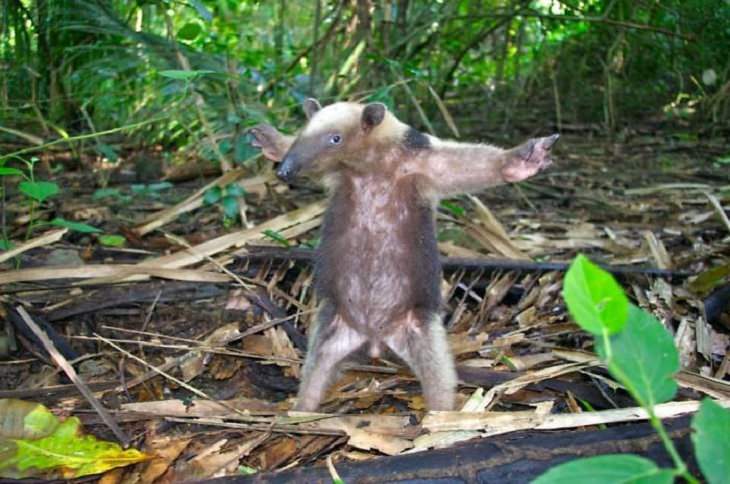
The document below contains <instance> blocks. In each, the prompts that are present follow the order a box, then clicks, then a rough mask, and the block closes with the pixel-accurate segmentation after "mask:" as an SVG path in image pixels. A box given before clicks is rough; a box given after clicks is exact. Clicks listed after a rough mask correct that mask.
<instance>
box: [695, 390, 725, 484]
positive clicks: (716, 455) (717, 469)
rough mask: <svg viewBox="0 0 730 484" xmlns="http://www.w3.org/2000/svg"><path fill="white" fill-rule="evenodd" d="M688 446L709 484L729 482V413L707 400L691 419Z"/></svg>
mask: <svg viewBox="0 0 730 484" xmlns="http://www.w3.org/2000/svg"><path fill="white" fill-rule="evenodd" d="M692 429H693V430H694V433H692V443H694V447H695V455H696V456H697V462H698V463H699V464H700V469H702V474H704V476H705V478H706V479H707V482H708V483H709V484H720V483H726V482H728V479H730V410H728V409H726V408H722V407H721V406H720V405H718V404H717V403H715V402H713V401H712V400H710V399H709V398H705V399H704V400H703V401H702V404H701V405H700V411H699V412H697V415H695V416H694V418H693V419H692Z"/></svg>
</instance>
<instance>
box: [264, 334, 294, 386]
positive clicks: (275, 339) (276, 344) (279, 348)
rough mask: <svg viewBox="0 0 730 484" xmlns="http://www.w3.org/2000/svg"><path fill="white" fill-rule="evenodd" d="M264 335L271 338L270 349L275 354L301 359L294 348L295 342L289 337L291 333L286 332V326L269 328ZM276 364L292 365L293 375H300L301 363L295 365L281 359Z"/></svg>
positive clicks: (281, 356)
mask: <svg viewBox="0 0 730 484" xmlns="http://www.w3.org/2000/svg"><path fill="white" fill-rule="evenodd" d="M264 335H265V336H266V338H267V339H268V340H269V344H270V345H271V350H270V351H271V353H272V355H273V356H278V357H280V358H288V359H291V360H297V359H299V354H298V353H297V351H296V350H295V349H294V344H293V343H292V342H291V339H289V335H288V334H286V331H284V328H282V327H281V326H276V327H274V328H269V329H267V330H266V331H264ZM276 364H277V365H279V366H288V367H291V369H292V373H293V376H295V377H299V365H293V364H291V363H288V362H286V361H281V360H277V362H276Z"/></svg>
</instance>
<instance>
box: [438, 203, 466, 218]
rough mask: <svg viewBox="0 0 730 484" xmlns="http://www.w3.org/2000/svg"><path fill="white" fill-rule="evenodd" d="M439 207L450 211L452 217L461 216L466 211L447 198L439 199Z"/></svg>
mask: <svg viewBox="0 0 730 484" xmlns="http://www.w3.org/2000/svg"><path fill="white" fill-rule="evenodd" d="M439 207H440V208H442V209H443V210H446V211H447V212H450V213H451V214H452V215H453V216H454V217H457V218H460V217H463V216H464V214H465V213H466V210H464V208H463V207H461V206H459V205H457V204H455V203H452V202H449V201H447V200H441V203H440V204H439Z"/></svg>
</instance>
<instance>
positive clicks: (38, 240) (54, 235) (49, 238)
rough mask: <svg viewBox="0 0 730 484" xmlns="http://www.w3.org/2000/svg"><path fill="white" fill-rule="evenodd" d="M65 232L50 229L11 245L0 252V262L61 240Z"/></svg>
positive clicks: (63, 230)
mask: <svg viewBox="0 0 730 484" xmlns="http://www.w3.org/2000/svg"><path fill="white" fill-rule="evenodd" d="M66 232H68V229H60V230H51V231H48V232H46V233H44V234H43V235H39V236H38V237H35V238H33V239H30V240H29V241H27V242H23V243H22V244H19V245H18V246H17V247H13V248H12V249H10V250H6V251H3V253H2V254H0V263H3V262H5V261H6V260H10V259H12V258H13V257H16V256H18V255H20V254H22V253H23V252H26V251H28V250H30V249H35V248H37V247H43V246H44V245H50V244H52V243H54V242H58V241H59V240H61V237H63V236H64V235H65V234H66ZM16 272H17V271H16Z"/></svg>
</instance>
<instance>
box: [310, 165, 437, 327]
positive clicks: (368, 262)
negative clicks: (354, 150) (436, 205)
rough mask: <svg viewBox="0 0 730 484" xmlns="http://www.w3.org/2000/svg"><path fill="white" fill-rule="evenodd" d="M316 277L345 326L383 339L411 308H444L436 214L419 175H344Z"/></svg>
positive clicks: (417, 312) (324, 230)
mask: <svg viewBox="0 0 730 484" xmlns="http://www.w3.org/2000/svg"><path fill="white" fill-rule="evenodd" d="M315 280H316V286H317V291H318V294H319V296H320V297H321V298H323V299H324V300H325V301H326V303H327V304H331V305H332V306H334V307H333V309H334V310H335V312H336V313H337V314H340V315H341V316H342V317H343V319H344V320H345V322H346V323H347V324H349V325H351V326H352V327H353V328H355V329H357V330H358V331H360V332H362V333H365V334H367V335H368V336H370V337H371V338H375V339H380V338H382V337H383V336H385V335H386V334H388V332H389V331H390V330H392V329H393V327H392V323H394V322H397V321H398V320H400V319H403V318H404V317H405V316H406V314H407V313H408V312H409V311H413V312H414V314H415V315H416V316H418V315H420V314H432V313H433V312H435V311H438V309H439V307H440V303H441V296H440V288H439V285H440V281H441V266H440V263H439V258H438V249H437V246H436V232H435V220H434V212H433V207H432V206H431V203H430V202H429V201H428V200H426V199H424V198H423V197H422V196H421V195H420V194H419V191H418V188H417V179H416V177H415V176H402V177H400V178H399V179H394V177H393V176H389V175H388V174H380V173H378V174H367V175H360V174H354V175H348V176H343V177H342V179H341V180H340V182H339V183H338V186H337V188H336V189H335V191H334V194H333V196H332V200H331V202H330V205H329V208H328V210H327V213H326V215H325V220H324V224H323V228H322V238H321V244H320V247H319V252H318V258H317V264H316V268H315Z"/></svg>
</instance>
